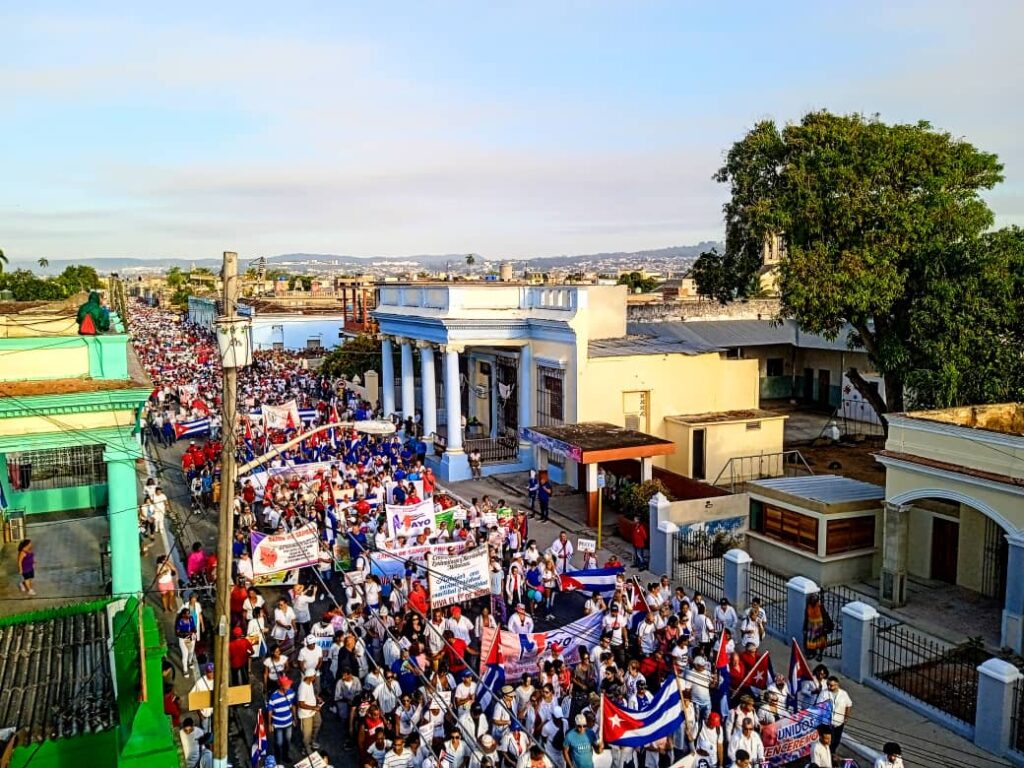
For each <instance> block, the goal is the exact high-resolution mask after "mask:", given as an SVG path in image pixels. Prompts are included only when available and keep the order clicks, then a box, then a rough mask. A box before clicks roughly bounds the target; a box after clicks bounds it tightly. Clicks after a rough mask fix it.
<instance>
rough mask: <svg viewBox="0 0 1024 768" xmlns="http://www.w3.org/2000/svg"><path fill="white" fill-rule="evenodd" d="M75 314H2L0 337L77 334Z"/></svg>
mask: <svg viewBox="0 0 1024 768" xmlns="http://www.w3.org/2000/svg"><path fill="white" fill-rule="evenodd" d="M76 335H78V323H77V322H76V320H75V317H74V315H71V316H63V317H54V316H53V315H22V314H19V315H0V339H27V338H37V337H39V336H76Z"/></svg>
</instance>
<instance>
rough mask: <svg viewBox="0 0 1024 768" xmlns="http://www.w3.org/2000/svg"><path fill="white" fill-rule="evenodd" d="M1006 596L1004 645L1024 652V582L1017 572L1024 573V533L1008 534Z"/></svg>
mask: <svg viewBox="0 0 1024 768" xmlns="http://www.w3.org/2000/svg"><path fill="white" fill-rule="evenodd" d="M1006 540H1007V541H1008V542H1009V544H1010V547H1009V551H1008V552H1007V561H1006V572H1007V573H1008V574H1009V578H1007V580H1006V596H1005V598H1004V602H1003V627H1002V645H1003V647H1004V648H1013V650H1014V651H1016V652H1017V653H1022V652H1024V582H1022V580H1021V579H1020V578H1016V577H1015V574H1020V573H1024V534H1020V533H1018V534H1016V535H1014V536H1007V537H1006Z"/></svg>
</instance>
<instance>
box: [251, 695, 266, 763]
mask: <svg viewBox="0 0 1024 768" xmlns="http://www.w3.org/2000/svg"><path fill="white" fill-rule="evenodd" d="M266 756H267V726H266V723H264V721H263V710H262V709H259V710H257V712H256V730H255V732H254V733H253V739H252V752H250V762H251V763H252V768H259V766H260V762H261V761H262V760H263V758H265V757H266Z"/></svg>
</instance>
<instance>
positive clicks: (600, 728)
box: [597, 693, 608, 749]
mask: <svg viewBox="0 0 1024 768" xmlns="http://www.w3.org/2000/svg"><path fill="white" fill-rule="evenodd" d="M606 698H608V696H607V694H604V693H602V694H601V706H600V707H598V710H597V714H598V718H597V743H598V744H600V745H601V749H604V700H605V699H606Z"/></svg>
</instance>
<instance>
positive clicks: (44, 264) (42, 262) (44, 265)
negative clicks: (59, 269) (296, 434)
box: [39, 256, 50, 269]
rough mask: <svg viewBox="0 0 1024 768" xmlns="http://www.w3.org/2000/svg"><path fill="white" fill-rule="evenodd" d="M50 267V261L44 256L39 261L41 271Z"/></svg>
mask: <svg viewBox="0 0 1024 768" xmlns="http://www.w3.org/2000/svg"><path fill="white" fill-rule="evenodd" d="M48 266H50V260H49V259H48V258H46V257H45V256H44V257H43V258H41V259H39V268H40V269H46V268H47V267H48Z"/></svg>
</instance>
